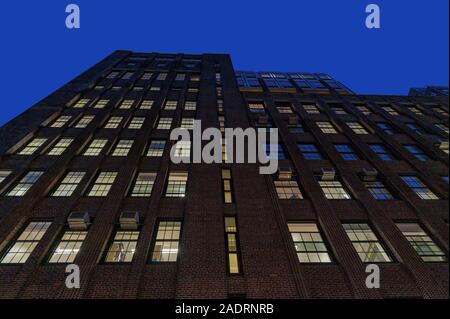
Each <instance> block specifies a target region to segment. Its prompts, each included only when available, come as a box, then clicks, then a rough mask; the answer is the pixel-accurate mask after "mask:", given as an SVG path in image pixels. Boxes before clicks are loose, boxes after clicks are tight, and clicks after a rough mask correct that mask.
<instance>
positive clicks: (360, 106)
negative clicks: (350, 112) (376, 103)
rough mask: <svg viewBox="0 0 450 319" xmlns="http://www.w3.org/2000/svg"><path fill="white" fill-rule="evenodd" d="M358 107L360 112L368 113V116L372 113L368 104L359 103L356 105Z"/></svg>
mask: <svg viewBox="0 0 450 319" xmlns="http://www.w3.org/2000/svg"><path fill="white" fill-rule="evenodd" d="M356 108H357V109H358V110H359V111H360V112H362V114H364V115H366V116H367V115H370V114H371V112H370V110H369V109H368V108H367V107H366V106H363V105H359V106H356Z"/></svg>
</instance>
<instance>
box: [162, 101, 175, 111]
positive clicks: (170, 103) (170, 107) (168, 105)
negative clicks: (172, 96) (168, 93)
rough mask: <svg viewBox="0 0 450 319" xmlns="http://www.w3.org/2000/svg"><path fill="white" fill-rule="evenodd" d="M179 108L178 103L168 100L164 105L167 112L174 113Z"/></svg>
mask: <svg viewBox="0 0 450 319" xmlns="http://www.w3.org/2000/svg"><path fill="white" fill-rule="evenodd" d="M177 106H178V101H172V100H168V101H166V103H165V104H164V110H166V111H174V110H176V109H177Z"/></svg>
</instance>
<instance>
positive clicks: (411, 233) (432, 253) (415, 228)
mask: <svg viewBox="0 0 450 319" xmlns="http://www.w3.org/2000/svg"><path fill="white" fill-rule="evenodd" d="M396 225H397V227H398V228H399V229H400V231H401V232H402V233H403V235H404V236H405V237H406V239H407V240H408V241H409V243H410V244H411V246H412V247H413V248H414V250H415V251H416V252H417V254H418V255H419V256H420V258H422V260H423V261H425V262H440V261H447V257H446V256H445V254H444V252H443V251H442V250H441V248H439V246H438V245H436V243H435V242H434V241H433V240H432V239H431V238H430V236H428V234H427V233H426V232H425V231H424V230H423V229H422V227H420V225H419V224H416V223H396Z"/></svg>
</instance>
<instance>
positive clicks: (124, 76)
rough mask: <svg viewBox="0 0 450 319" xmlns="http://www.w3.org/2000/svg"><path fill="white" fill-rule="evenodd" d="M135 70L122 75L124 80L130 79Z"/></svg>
mask: <svg viewBox="0 0 450 319" xmlns="http://www.w3.org/2000/svg"><path fill="white" fill-rule="evenodd" d="M133 74H134V72H126V73H125V74H124V75H122V80H129V79H131V77H132V76H133Z"/></svg>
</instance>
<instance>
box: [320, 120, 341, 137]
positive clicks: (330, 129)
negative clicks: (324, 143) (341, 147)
mask: <svg viewBox="0 0 450 319" xmlns="http://www.w3.org/2000/svg"><path fill="white" fill-rule="evenodd" d="M316 124H317V126H318V127H319V128H320V130H321V131H322V133H324V134H337V131H336V129H335V128H334V126H333V124H331V122H316Z"/></svg>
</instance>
